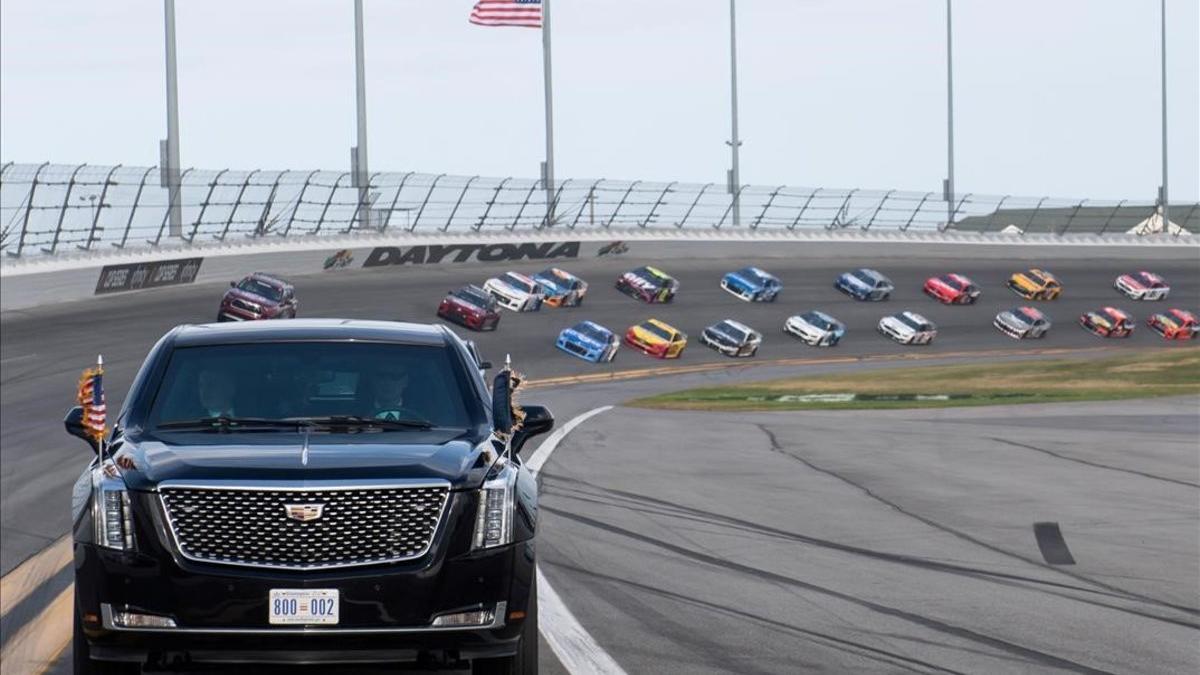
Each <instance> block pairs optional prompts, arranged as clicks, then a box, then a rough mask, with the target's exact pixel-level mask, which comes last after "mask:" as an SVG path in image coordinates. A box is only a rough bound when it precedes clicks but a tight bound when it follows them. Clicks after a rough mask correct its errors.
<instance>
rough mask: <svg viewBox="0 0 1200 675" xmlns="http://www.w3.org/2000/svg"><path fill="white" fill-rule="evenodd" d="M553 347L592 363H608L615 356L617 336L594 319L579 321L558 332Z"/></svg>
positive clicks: (617, 345) (617, 344)
mask: <svg viewBox="0 0 1200 675" xmlns="http://www.w3.org/2000/svg"><path fill="white" fill-rule="evenodd" d="M554 346H555V347H558V348H559V349H561V350H563V351H564V352H566V353H568V354H570V355H571V356H575V357H578V358H581V359H583V360H584V361H590V362H592V363H600V362H604V363H608V362H609V361H612V360H613V359H614V358H615V357H616V356H617V348H618V347H620V346H621V345H620V344H619V343H618V342H617V336H616V335H614V334H613V332H612V331H611V330H609V329H607V328H605V327H604V326H601V325H600V324H598V323H595V322H594V321H580V322H579V323H577V324H575V325H574V326H571V327H570V328H564V329H563V330H562V332H561V333H559V334H558V340H557V341H555V343H554Z"/></svg>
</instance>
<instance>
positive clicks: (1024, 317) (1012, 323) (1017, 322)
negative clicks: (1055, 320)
mask: <svg viewBox="0 0 1200 675" xmlns="http://www.w3.org/2000/svg"><path fill="white" fill-rule="evenodd" d="M992 325H993V326H995V327H996V328H997V329H999V331H1000V332H1001V333H1004V334H1005V335H1007V336H1009V337H1010V338H1015V339H1017V340H1024V339H1026V338H1031V339H1032V338H1044V337H1046V333H1049V332H1050V319H1049V317H1047V316H1046V315H1045V314H1043V313H1041V312H1039V311H1038V310H1036V309H1034V308H1032V307H1013V308H1012V309H1008V310H1005V311H1003V312H1000V313H999V314H997V315H996V318H995V319H992Z"/></svg>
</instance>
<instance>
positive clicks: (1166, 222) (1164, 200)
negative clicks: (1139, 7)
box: [1159, 0, 1171, 234]
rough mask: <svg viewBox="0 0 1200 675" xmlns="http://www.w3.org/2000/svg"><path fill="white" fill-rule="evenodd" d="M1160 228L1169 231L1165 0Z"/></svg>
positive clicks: (1164, 20) (1164, 6)
mask: <svg viewBox="0 0 1200 675" xmlns="http://www.w3.org/2000/svg"><path fill="white" fill-rule="evenodd" d="M1160 12H1161V15H1162V16H1161V18H1162V44H1161V49H1162V195H1161V196H1160V197H1159V201H1161V202H1162V221H1163V222H1162V226H1163V232H1166V233H1168V234H1169V233H1170V231H1171V199H1170V197H1169V196H1168V195H1167V0H1162V4H1161V9H1160Z"/></svg>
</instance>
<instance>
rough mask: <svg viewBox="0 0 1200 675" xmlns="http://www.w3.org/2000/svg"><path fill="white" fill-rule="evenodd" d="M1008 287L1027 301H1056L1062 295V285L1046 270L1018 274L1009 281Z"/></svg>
mask: <svg viewBox="0 0 1200 675" xmlns="http://www.w3.org/2000/svg"><path fill="white" fill-rule="evenodd" d="M1006 285H1007V286H1008V287H1009V289H1011V290H1012V292H1013V293H1016V294H1017V295H1019V296H1021V297H1022V298H1025V299H1026V300H1054V299H1055V298H1057V297H1058V296H1059V295H1062V284H1060V283H1058V279H1055V278H1054V275H1053V274H1051V273H1049V272H1047V271H1045V270H1039V269H1031V270H1028V271H1026V272H1017V273H1015V274H1013V275H1012V276H1011V277H1010V278H1009V279H1008V283H1007V284H1006Z"/></svg>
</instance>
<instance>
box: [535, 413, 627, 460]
mask: <svg viewBox="0 0 1200 675" xmlns="http://www.w3.org/2000/svg"><path fill="white" fill-rule="evenodd" d="M612 408H613V407H612V406H611V405H602V406H600V407H599V408H592V409H591V410H589V411H587V412H585V413H583V414H582V415H578V416H576V417H574V418H572V419H571V420H570V421H569V422H567V423H566V424H564V425H562V426H561V427H559V428H557V429H555V430H554V432H553V433H551V434H550V435H549V436H548V437H546V440H544V441H542V444H541V445H539V446H538V449H537V451H536V452H534V453H533V454H532V455H530V456H529V459H528V460H527V461H526V462H525V466H526V467H527V468H528V469H529V470H530V471H532V472H533V475H535V476H536V475H537V472H538V471H541V470H542V465H543V464H545V463H546V460H548V459H550V453H552V452H554V449H555V448H557V447H558V444H559V443H561V442H562V439H564V438H566V437H567V434H569V433H571V431H572V430H573V429H574V428H575V427H577V426H579V425H580V424H583V423H584V422H586V421H587V420H588V419H589V418H591V417H593V416H595V415H599V414H600V413H602V412H608V411H609V410H612Z"/></svg>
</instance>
